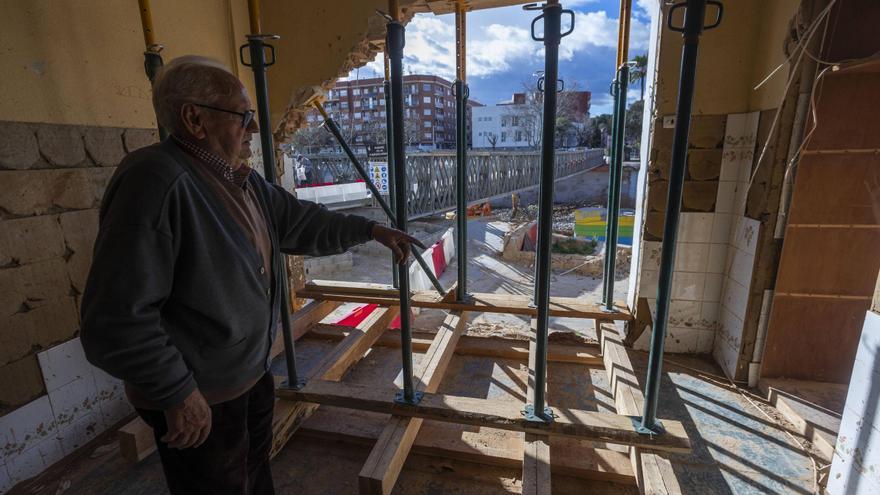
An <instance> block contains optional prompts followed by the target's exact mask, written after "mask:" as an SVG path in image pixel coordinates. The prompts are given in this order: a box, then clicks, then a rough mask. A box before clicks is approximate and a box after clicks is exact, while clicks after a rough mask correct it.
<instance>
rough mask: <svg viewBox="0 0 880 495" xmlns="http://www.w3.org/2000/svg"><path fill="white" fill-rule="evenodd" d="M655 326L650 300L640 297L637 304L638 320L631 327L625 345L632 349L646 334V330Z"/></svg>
mask: <svg viewBox="0 0 880 495" xmlns="http://www.w3.org/2000/svg"><path fill="white" fill-rule="evenodd" d="M653 326H654V319H653V316H652V315H651V307H650V306H648V299H647V298H645V297H640V298H639V300H638V302H636V320H635V322H634V323H633V324H632V325H631V327H630V330H629V333H628V334H626V338H625V339H624V341H623V343H624V345H626V346H627V347H632V345H633V344H634V343H635V342H636V340H639V337H641V336H642V334H643V333H645V329H646V328H648V327H653Z"/></svg>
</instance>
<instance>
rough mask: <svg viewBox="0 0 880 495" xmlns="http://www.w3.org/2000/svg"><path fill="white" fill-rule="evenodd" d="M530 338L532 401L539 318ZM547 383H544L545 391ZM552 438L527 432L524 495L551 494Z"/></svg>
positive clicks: (528, 394) (529, 392)
mask: <svg viewBox="0 0 880 495" xmlns="http://www.w3.org/2000/svg"><path fill="white" fill-rule="evenodd" d="M531 330H532V332H531V338H530V339H529V377H528V387H527V391H526V402H528V403H531V400H532V397H534V394H535V376H536V375H535V363H537V361H538V355H537V334H538V327H537V320H535V319H534V318H532V322H531ZM546 392H547V384H546V382H545V383H544V393H545V394H546ZM551 492H552V484H551V480H550V438H549V437H548V436H547V435H537V434H534V433H526V434H525V440H524V444H523V469H522V495H550V494H551Z"/></svg>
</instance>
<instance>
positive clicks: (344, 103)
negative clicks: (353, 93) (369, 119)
mask: <svg viewBox="0 0 880 495" xmlns="http://www.w3.org/2000/svg"><path fill="white" fill-rule="evenodd" d="M339 108H342V109H345V108H348V102H347V101H340V102H339Z"/></svg>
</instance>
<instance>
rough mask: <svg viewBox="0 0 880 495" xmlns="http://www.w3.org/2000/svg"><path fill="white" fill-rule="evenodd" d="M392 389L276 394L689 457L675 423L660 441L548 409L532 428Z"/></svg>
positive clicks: (487, 405) (497, 409)
mask: <svg viewBox="0 0 880 495" xmlns="http://www.w3.org/2000/svg"><path fill="white" fill-rule="evenodd" d="M394 392H395V389H391V388H378V387H364V386H359V385H350V384H346V383H340V382H329V381H326V380H312V381H311V382H309V384H308V385H306V386H305V387H303V388H302V389H301V390H279V391H278V392H277V393H278V396H279V397H281V398H283V399H286V400H298V401H304V402H315V403H320V404H329V405H334V406H340V407H348V408H353V409H363V410H367V411H374V412H379V413H385V414H396V415H399V416H414V417H420V418H426V419H434V420H438V421H449V422H453V423H460V424H468V425H474V426H488V427H492V428H500V429H504V430H513V431H523V432H527V433H537V434H547V435H560V436H568V437H574V438H580V439H584V440H590V441H593V442H606V443H618V444H622V445H637V446H643V447H649V448H652V449H656V450H665V451H670V452H681V453H687V452H690V450H691V446H690V440H689V439H688V436H687V434H686V433H685V431H684V426H683V425H682V424H681V422H680V421H672V420H664V422H663V424H664V425H665V426H666V430H667V432H666V433H665V434H664V435H658V436H648V435H640V434H639V433H637V432H636V431H635V427H634V420H635V419H636V418H633V417H631V416H623V415H618V414H609V413H600V412H593V411H583V410H579V409H567V408H558V407H554V408H551V409H552V411H553V414H554V421H552V422H551V423H541V424H539V423H531V422H528V421H525V420H524V419H523V417H522V404H504V403H498V402H496V401H491V400H487V399H474V398H470V397H458V396H454V395H440V394H425V395H424V397H422V400H421V401H420V402H419V403H418V404H416V405H409V404H399V403H396V402H394Z"/></svg>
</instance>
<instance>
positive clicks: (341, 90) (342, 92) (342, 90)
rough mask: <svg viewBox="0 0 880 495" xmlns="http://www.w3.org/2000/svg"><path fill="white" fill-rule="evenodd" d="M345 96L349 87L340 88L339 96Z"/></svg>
mask: <svg viewBox="0 0 880 495" xmlns="http://www.w3.org/2000/svg"><path fill="white" fill-rule="evenodd" d="M343 96H348V90H347V89H340V90H339V97H340V98H341V97H343Z"/></svg>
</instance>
